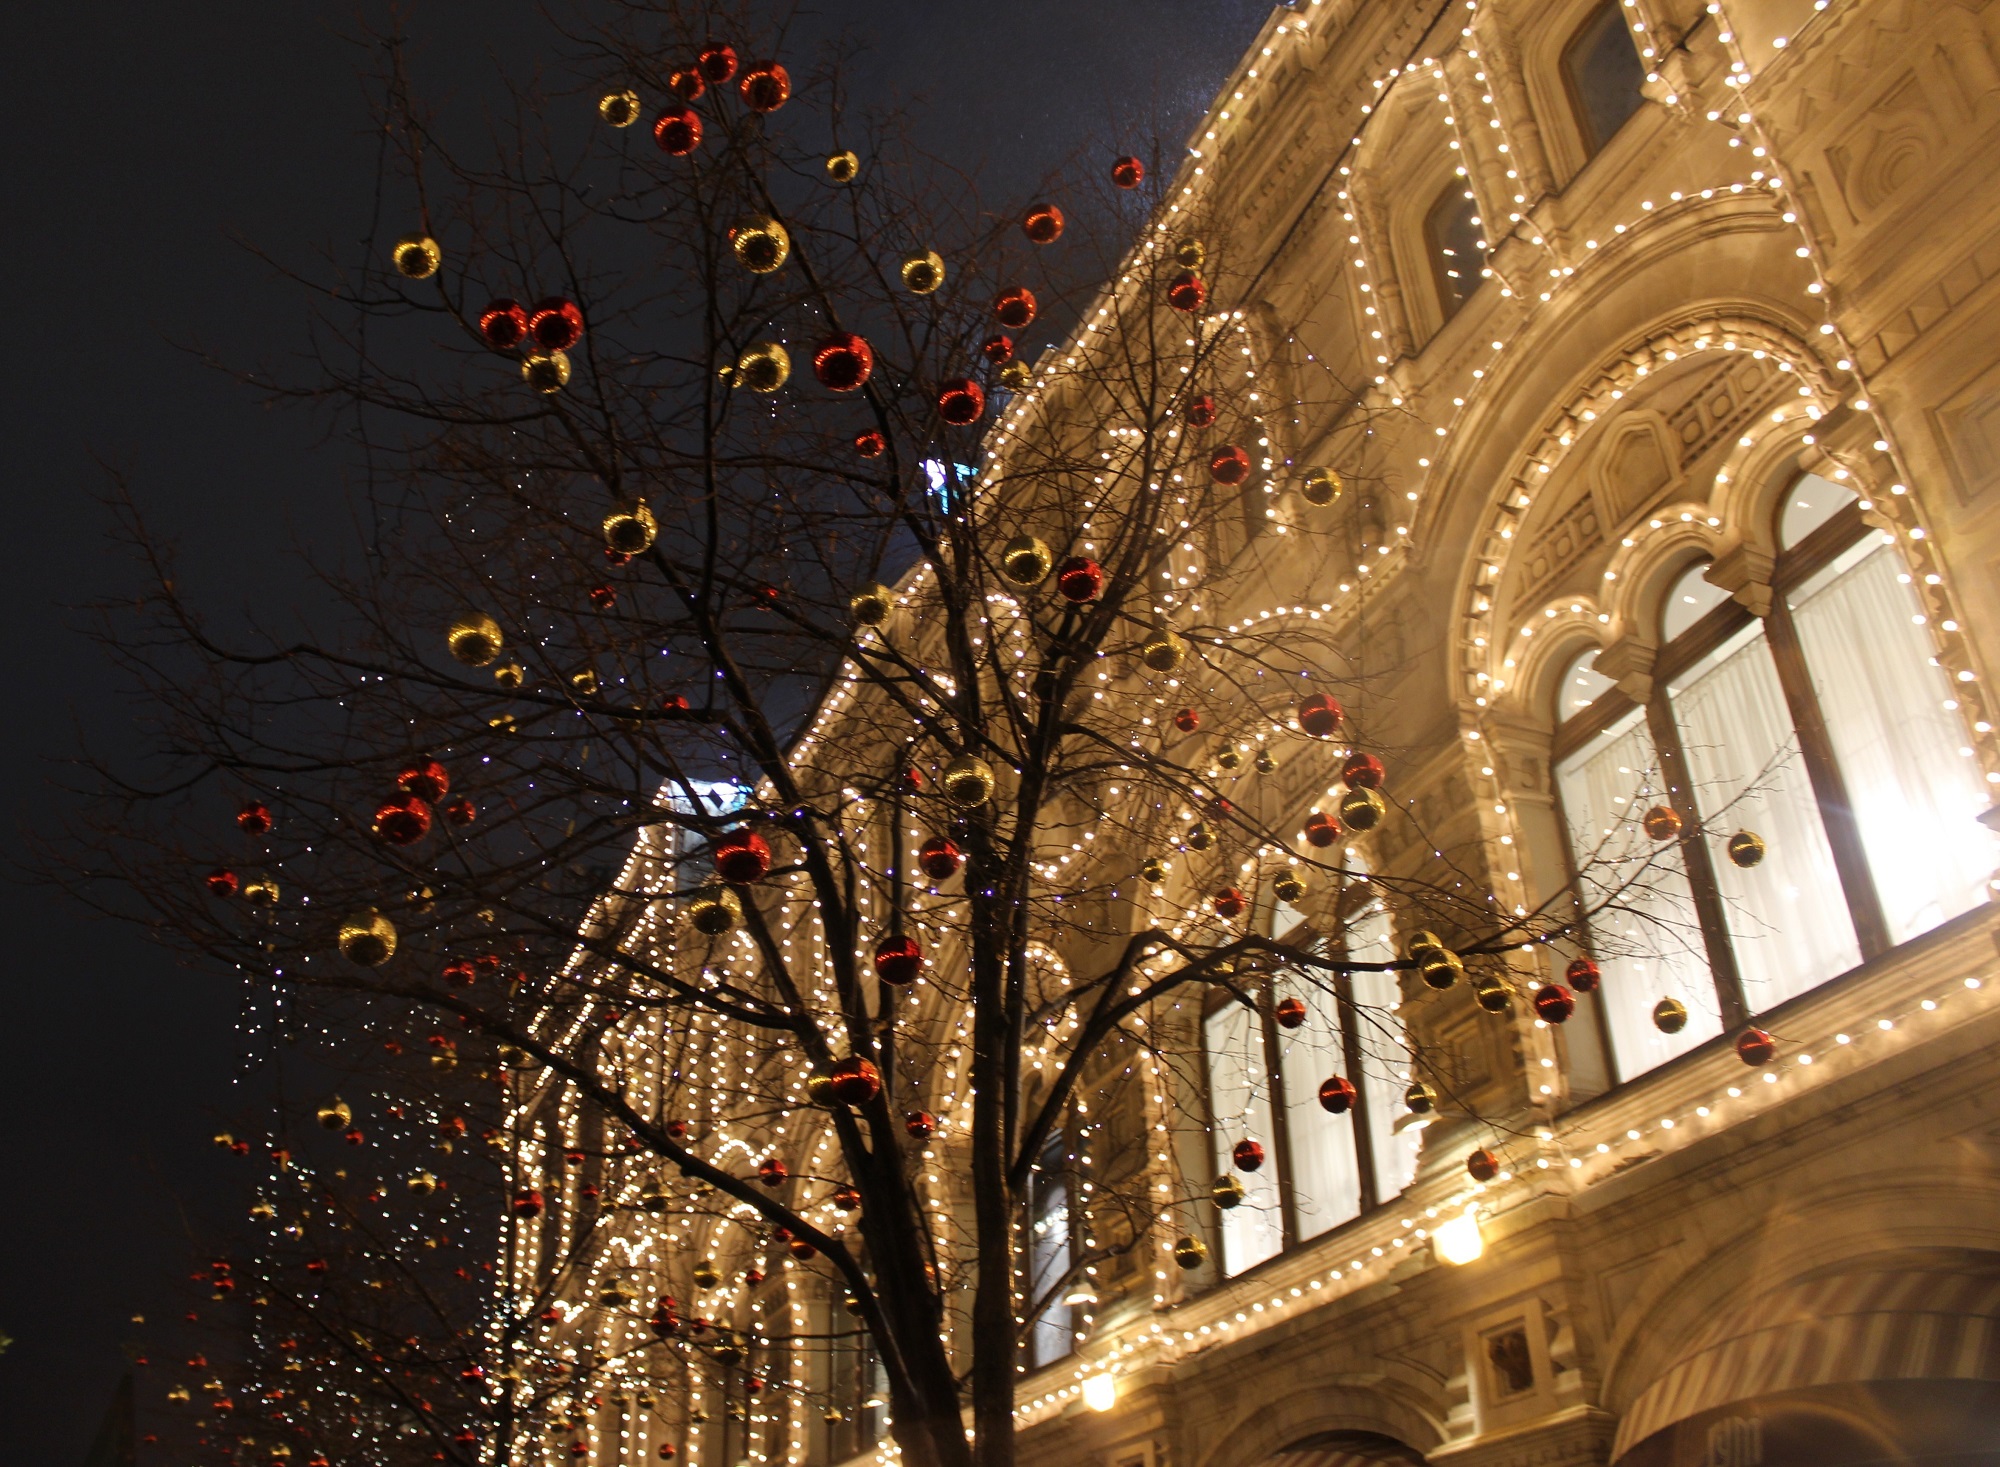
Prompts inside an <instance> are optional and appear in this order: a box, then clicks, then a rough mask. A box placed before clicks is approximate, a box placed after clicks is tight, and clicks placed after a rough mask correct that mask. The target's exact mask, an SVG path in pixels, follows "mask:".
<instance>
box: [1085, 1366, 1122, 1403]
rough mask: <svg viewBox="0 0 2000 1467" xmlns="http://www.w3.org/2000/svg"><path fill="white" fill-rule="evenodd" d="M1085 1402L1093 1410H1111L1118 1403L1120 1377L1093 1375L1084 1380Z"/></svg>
mask: <svg viewBox="0 0 2000 1467" xmlns="http://www.w3.org/2000/svg"><path fill="white" fill-rule="evenodd" d="M1083 1404H1084V1405H1086V1406H1088V1407H1090V1409H1091V1410H1093V1411H1109V1410H1110V1409H1111V1408H1112V1407H1113V1406H1115V1405H1117V1404H1118V1377H1117V1376H1115V1375H1111V1374H1108V1373H1107V1374H1104V1375H1093V1376H1088V1377H1086V1378H1085V1380H1084V1382H1083Z"/></svg>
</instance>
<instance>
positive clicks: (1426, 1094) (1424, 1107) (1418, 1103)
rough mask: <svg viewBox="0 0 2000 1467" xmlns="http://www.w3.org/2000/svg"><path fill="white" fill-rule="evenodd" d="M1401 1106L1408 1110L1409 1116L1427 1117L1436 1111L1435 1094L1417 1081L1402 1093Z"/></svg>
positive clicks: (1421, 1082)
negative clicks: (1406, 1107)
mask: <svg viewBox="0 0 2000 1467" xmlns="http://www.w3.org/2000/svg"><path fill="white" fill-rule="evenodd" d="M1403 1104H1404V1105H1406V1106H1408V1107H1409V1108H1410V1114H1412V1115H1419V1116H1427V1115H1429V1114H1430V1113H1431V1112H1432V1111H1434V1110H1436V1109H1437V1092H1436V1091H1434V1090H1432V1089H1431V1087H1430V1086H1428V1085H1426V1084H1425V1083H1424V1082H1423V1081H1422V1080H1419V1081H1417V1082H1416V1083H1415V1084H1414V1085H1412V1086H1410V1088H1409V1089H1407V1090H1405V1091H1404V1092H1403Z"/></svg>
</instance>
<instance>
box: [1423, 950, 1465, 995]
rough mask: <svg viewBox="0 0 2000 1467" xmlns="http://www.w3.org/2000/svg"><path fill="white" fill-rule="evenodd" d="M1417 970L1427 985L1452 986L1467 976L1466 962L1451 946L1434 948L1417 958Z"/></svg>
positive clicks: (1442, 987)
mask: <svg viewBox="0 0 2000 1467" xmlns="http://www.w3.org/2000/svg"><path fill="white" fill-rule="evenodd" d="M1417 972H1418V974H1419V975H1420V976H1421V977H1422V978H1423V980H1424V983H1425V985H1426V986H1427V987H1430V988H1438V989H1444V988H1449V987H1451V985H1452V984H1454V983H1456V982H1458V980H1459V979H1461V978H1463V977H1464V976H1465V964H1464V962H1463V961H1461V960H1460V958H1459V956H1458V954H1457V953H1455V952H1453V951H1452V950H1451V949H1450V948H1444V947H1439V948H1432V949H1431V950H1430V951H1428V952H1426V953H1425V954H1424V955H1423V956H1422V957H1421V958H1419V959H1418V960H1417Z"/></svg>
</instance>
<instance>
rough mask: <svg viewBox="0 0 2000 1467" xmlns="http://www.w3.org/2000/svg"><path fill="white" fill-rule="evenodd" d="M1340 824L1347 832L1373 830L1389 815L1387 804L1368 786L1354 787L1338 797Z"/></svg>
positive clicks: (1379, 792)
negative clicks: (1345, 827)
mask: <svg viewBox="0 0 2000 1467" xmlns="http://www.w3.org/2000/svg"><path fill="white" fill-rule="evenodd" d="M1339 808H1340V819H1341V823H1342V824H1344V825H1345V826H1347V828H1348V829H1349V830H1373V829H1374V828H1375V827H1376V826H1378V825H1380V824H1381V823H1382V817H1383V816H1384V815H1387V814H1388V813H1389V802H1388V801H1387V800H1385V799H1383V798H1382V792H1381V791H1380V790H1377V789H1375V788H1374V787H1372V786H1370V785H1356V786H1355V787H1354V788H1352V789H1350V790H1348V791H1347V793H1346V794H1344V795H1342V796H1341V797H1340V807H1339Z"/></svg>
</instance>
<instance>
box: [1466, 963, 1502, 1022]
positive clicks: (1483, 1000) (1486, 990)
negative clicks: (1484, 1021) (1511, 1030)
mask: <svg viewBox="0 0 2000 1467" xmlns="http://www.w3.org/2000/svg"><path fill="white" fill-rule="evenodd" d="M1472 997H1473V999H1474V1000H1475V1001H1476V1002H1477V1003H1478V1005H1479V1006H1480V1007H1481V1008H1482V1009H1484V1010H1486V1012H1487V1013H1489V1014H1504V1013H1506V1012H1507V1009H1508V1004H1509V1000H1508V996H1507V985H1506V984H1505V983H1503V982H1501V981H1500V980H1499V979H1498V978H1497V977H1495V976H1493V975H1492V974H1491V973H1488V974H1484V975H1482V976H1481V978H1480V980H1479V981H1478V982H1477V983H1475V984H1474V985H1473V987H1472Z"/></svg>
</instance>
